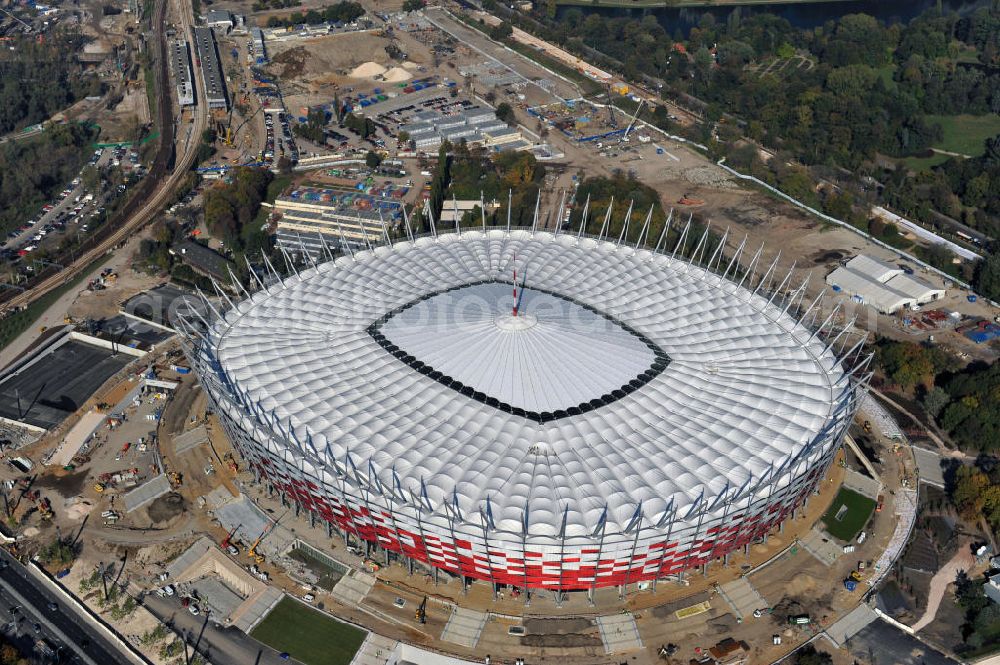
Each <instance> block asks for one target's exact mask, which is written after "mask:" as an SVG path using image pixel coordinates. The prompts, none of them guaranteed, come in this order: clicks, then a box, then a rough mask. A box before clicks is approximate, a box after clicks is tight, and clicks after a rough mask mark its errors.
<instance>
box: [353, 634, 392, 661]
mask: <svg viewBox="0 0 1000 665" xmlns="http://www.w3.org/2000/svg"><path fill="white" fill-rule="evenodd" d="M398 644H399V642H398V641H396V640H393V639H389V638H388V637H385V636H383V635H376V634H375V633H368V637H366V638H365V641H364V642H362V643H361V648H360V649H358V652H357V653H355V654H354V658H352V659H351V663H350V665H386V663H388V662H389V658H390V657H391V656H392V655H393V652H394V651H395V650H396V646H397V645H398Z"/></svg>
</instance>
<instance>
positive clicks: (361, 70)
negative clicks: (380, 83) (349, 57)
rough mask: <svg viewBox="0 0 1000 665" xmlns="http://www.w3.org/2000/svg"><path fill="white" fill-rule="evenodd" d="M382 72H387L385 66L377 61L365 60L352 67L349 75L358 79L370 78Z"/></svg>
mask: <svg viewBox="0 0 1000 665" xmlns="http://www.w3.org/2000/svg"><path fill="white" fill-rule="evenodd" d="M382 74H385V67H383V66H382V65H380V64H378V63H377V62H372V61H370V60H369V61H368V62H364V63H362V64H360V65H358V66H357V67H355V68H354V69H352V70H351V72H350V74H348V76H350V77H351V78H356V79H370V78H372V77H374V76H381V75H382Z"/></svg>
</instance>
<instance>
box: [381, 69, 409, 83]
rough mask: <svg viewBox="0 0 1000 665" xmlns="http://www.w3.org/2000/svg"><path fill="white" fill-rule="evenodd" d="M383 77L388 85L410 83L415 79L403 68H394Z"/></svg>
mask: <svg viewBox="0 0 1000 665" xmlns="http://www.w3.org/2000/svg"><path fill="white" fill-rule="evenodd" d="M383 76H384V77H385V81H386V83H402V82H403V81H409V80H410V79H411V78H413V75H412V74H410V72H408V71H406V70H405V69H403V68H402V67H393V68H392V69H390V70H389V71H387V72H386V73H385V74H383Z"/></svg>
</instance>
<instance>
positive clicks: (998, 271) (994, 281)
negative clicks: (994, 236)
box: [973, 254, 1000, 300]
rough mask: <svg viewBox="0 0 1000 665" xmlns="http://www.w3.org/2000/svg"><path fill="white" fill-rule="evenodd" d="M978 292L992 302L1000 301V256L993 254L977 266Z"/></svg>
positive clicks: (974, 281) (975, 280)
mask: <svg viewBox="0 0 1000 665" xmlns="http://www.w3.org/2000/svg"><path fill="white" fill-rule="evenodd" d="M973 284H974V285H975V287H976V290H977V291H979V293H981V294H982V295H984V296H986V297H987V298H989V299H991V300H1000V254H991V255H989V256H987V257H986V258H985V259H983V260H982V261H980V262H979V263H978V264H977V265H976V273H975V277H974V278H973Z"/></svg>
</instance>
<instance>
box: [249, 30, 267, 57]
mask: <svg viewBox="0 0 1000 665" xmlns="http://www.w3.org/2000/svg"><path fill="white" fill-rule="evenodd" d="M250 61H251V62H253V63H255V64H258V65H266V64H267V49H266V48H265V46H264V31H263V30H261V29H260V28H257V27H253V28H250Z"/></svg>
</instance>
